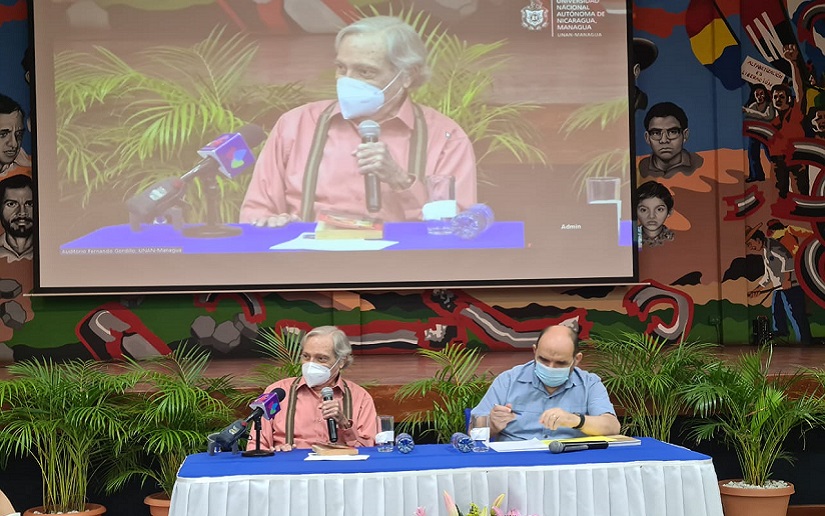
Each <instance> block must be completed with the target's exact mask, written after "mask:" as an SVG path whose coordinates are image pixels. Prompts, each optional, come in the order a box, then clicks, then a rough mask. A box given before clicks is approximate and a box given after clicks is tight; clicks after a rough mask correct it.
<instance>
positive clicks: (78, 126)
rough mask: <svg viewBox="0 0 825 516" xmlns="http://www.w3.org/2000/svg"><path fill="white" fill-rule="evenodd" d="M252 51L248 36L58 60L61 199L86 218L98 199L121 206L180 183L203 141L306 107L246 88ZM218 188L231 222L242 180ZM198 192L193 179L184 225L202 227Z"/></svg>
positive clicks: (294, 91)
mask: <svg viewBox="0 0 825 516" xmlns="http://www.w3.org/2000/svg"><path fill="white" fill-rule="evenodd" d="M257 51H258V46H257V44H255V43H254V42H253V41H251V40H250V38H249V36H246V35H242V34H236V35H228V34H227V33H226V32H225V31H224V30H222V29H216V30H214V31H213V32H212V33H211V34H209V36H208V37H207V38H205V39H204V40H203V41H200V42H198V43H196V44H194V45H192V46H188V47H176V46H156V47H151V48H148V49H146V50H144V51H141V52H138V53H136V54H135V55H132V56H130V57H129V58H128V59H127V58H121V57H119V56H118V55H116V54H115V53H114V52H113V51H111V50H108V49H106V48H104V47H101V46H96V47H94V51H91V52H80V51H64V52H60V53H59V54H57V56H56V58H55V97H56V103H57V119H58V120H60V124H59V126H58V128H57V149H58V155H57V158H58V169H59V170H61V171H62V174H63V175H62V177H61V179H60V191H61V199H62V200H64V201H67V200H73V201H74V202H76V204H77V205H78V206H79V207H84V208H85V207H86V206H88V205H90V204H93V200H95V199H97V197H96V196H99V195H101V194H105V196H106V197H108V198H111V196H112V194H113V192H114V193H115V194H116V195H119V196H121V197H122V198H126V197H128V196H130V195H132V194H134V193H135V192H138V191H142V190H143V189H145V188H146V187H147V186H149V185H151V184H153V183H154V182H156V181H157V180H159V179H163V178H167V177H170V176H180V175H181V171H183V170H187V169H189V168H190V166H191V165H192V163H193V159H194V158H195V157H196V156H197V150H198V148H199V147H200V145H201V144H202V143H203V142H204V141H206V140H207V139H210V138H214V137H215V136H217V135H218V134H220V133H224V132H229V131H232V130H236V129H238V128H239V127H240V126H242V125H244V124H247V123H257V124H260V125H264V126H269V125H271V123H272V122H273V121H274V120H275V119H276V118H277V117H278V116H279V115H280V114H281V113H283V112H285V111H286V110H288V109H290V108H292V107H295V106H297V105H300V104H303V103H304V102H306V101H307V100H309V98H308V96H307V94H305V93H304V91H303V87H302V86H301V85H299V84H295V83H287V84H274V85H269V84H261V83H257V82H252V81H250V80H249V79H248V77H249V73H248V71H249V69H250V67H251V65H252V63H253V59H254V58H255V56H256V53H257ZM149 164H151V166H149ZM218 181H219V187H220V188H221V190H222V195H221V205H220V213H221V220H222V221H234V220H235V219H236V217H237V213H238V208H239V206H240V202H241V200H242V198H243V194H244V192H245V191H246V188H247V186H248V183H249V174H243V175H241V176H239V177H238V178H236V179H235V180H233V181H223V180H221V178H218ZM202 188H203V185H201V184H200V182H199V180H197V179H196V180H195V187H194V188H192V189H191V190H190V191H189V196H188V197H189V198H190V206H189V207H188V212H189V213H188V214H187V218H188V220H192V221H197V220H202V219H203V215H204V207H203V204H204V203H203V202H195V201H194V200H193V199H198V198H199V197H200V196H201V195H202V191H201V189H202ZM67 205H68V203H67Z"/></svg>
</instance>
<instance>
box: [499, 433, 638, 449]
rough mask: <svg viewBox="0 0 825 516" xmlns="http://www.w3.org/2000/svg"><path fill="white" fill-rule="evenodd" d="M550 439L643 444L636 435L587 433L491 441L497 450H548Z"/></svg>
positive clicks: (629, 444)
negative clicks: (553, 437)
mask: <svg viewBox="0 0 825 516" xmlns="http://www.w3.org/2000/svg"><path fill="white" fill-rule="evenodd" d="M550 441H561V442H563V443H586V442H592V441H607V446H608V447H611V446H633V445H639V444H642V441H640V440H639V439H636V438H635V437H628V436H626V435H586V436H583V437H571V438H569V439H544V440H539V439H527V440H525V441H499V442H491V443H490V448H492V449H493V450H495V451H497V452H518V451H547V449H548V446H550Z"/></svg>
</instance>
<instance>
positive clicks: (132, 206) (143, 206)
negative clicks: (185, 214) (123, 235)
mask: <svg viewBox="0 0 825 516" xmlns="http://www.w3.org/2000/svg"><path fill="white" fill-rule="evenodd" d="M185 190H186V183H185V181H183V180H182V179H178V178H175V177H170V178H166V179H161V180H160V181H157V182H156V183H154V184H153V185H152V186H150V187H149V188H147V189H146V190H144V191H142V192H140V193H138V194H136V195H135V196H134V197H132V198H131V199H129V200H128V201H126V207H127V208H128V209H129V216H130V221H131V222H132V223H133V229H135V227H134V226H139V224H140V223H141V222H150V221H151V220H152V219H154V218H155V217H157V216H160V215H162V214H164V213H166V212H168V211H169V210H170V209H171V208H173V207H175V206H177V204H178V202H179V201H180V200H181V199H183V194H184V192H185Z"/></svg>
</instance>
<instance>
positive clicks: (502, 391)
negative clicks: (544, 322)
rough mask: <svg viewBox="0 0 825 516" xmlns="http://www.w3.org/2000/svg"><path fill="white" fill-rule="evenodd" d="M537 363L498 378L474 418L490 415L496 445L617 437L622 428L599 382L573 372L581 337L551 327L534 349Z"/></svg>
mask: <svg viewBox="0 0 825 516" xmlns="http://www.w3.org/2000/svg"><path fill="white" fill-rule="evenodd" d="M533 350H534V352H535V359H534V360H531V361H530V362H527V363H526V364H522V365H519V366H516V367H514V368H512V369H510V370H509V371H504V372H503V373H501V374H500V375H498V376H497V377H496V379H495V380H494V381H493V384H492V385H491V386H490V389H489V390H488V391H487V393H486V394H485V395H484V398H483V399H482V400H481V402H480V403H479V404H478V406H477V407H475V408H474V409H473V411H472V413H473V414H488V413H489V414H490V436H491V437H495V438H496V440H499V441H517V440H520V439H532V438H537V439H566V438H570V437H582V436H584V435H612V434H618V433H619V431H620V429H621V425H620V423H619V420H618V418H617V417H616V414H615V411H614V409H613V404H612V403H611V402H610V398H609V397H608V395H607V390H606V389H605V388H604V385H603V384H602V381H601V379H600V378H599V377H598V376H597V375H595V374H593V373H588V372H587V371H584V370H582V369H579V368H578V367H576V366H577V365H578V364H579V362H581V359H582V354H581V352H579V338H578V335H577V334H576V332H575V331H573V330H572V329H570V328H569V327H567V326H550V327H548V328H545V329H544V330H543V331H542V332H541V334H540V335H539V339H538V341H537V342H536V344H534V345H533Z"/></svg>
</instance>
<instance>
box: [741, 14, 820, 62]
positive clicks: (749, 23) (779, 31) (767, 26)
mask: <svg viewBox="0 0 825 516" xmlns="http://www.w3.org/2000/svg"><path fill="white" fill-rule="evenodd" d="M741 16H742V27H743V28H744V31H745V34H747V35H748V37H749V38H750V40H751V42H753V45H754V46H755V47H756V50H757V51H758V52H759V54H760V55H761V56H762V59H764V60H765V61H767V62H768V63H771V64H772V65H773V66H774V67H775V68H777V69H779V70H781V71H782V72H783V73H785V75H788V76H790V75H791V67H790V65H789V64H788V62H787V61H785V59H783V58H782V47H783V46H785V45H789V44H795V45H798V43H797V40H796V35H795V34H794V30H793V25H792V24H791V20H790V18H789V17H788V11H787V9H785V5H784V3H783V0H749V1H747V2H742V13H741ZM799 64H800V69H801V70H804V64H805V63H803V62H801V63H799ZM803 74H804V72H803Z"/></svg>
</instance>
